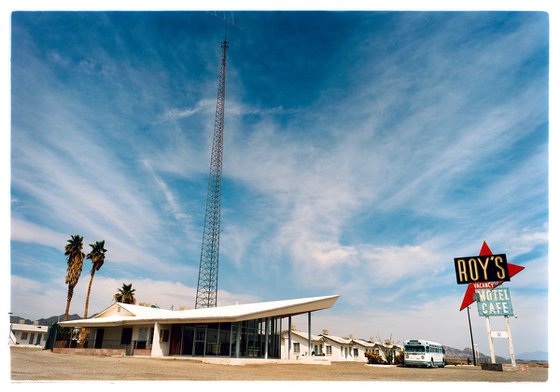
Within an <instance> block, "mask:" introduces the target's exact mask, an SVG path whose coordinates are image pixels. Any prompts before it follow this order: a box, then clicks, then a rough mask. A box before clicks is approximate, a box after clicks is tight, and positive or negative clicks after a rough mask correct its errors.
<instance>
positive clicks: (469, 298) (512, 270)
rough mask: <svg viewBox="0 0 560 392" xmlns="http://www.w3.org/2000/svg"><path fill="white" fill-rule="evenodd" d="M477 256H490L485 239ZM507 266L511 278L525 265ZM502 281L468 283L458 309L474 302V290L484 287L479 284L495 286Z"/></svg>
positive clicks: (511, 264)
mask: <svg viewBox="0 0 560 392" xmlns="http://www.w3.org/2000/svg"><path fill="white" fill-rule="evenodd" d="M479 256H492V251H491V250H490V247H489V246H488V244H486V241H484V242H483V243H482V248H480V253H479ZM507 267H508V275H509V277H510V278H512V277H513V276H515V275H517V274H518V273H519V272H521V271H523V270H524V269H525V267H522V266H520V265H517V264H513V263H508V265H507ZM502 283H503V281H499V282H495V283H492V282H475V283H469V284H468V286H467V289H466V290H465V294H464V296H463V301H462V302H461V306H460V308H459V311H462V310H463V309H465V308H466V307H468V306H469V305H470V304H472V303H474V302H475V299H474V292H475V290H476V289H478V288H486V287H481V285H493V286H494V287H497V286H499V285H501V284H502ZM475 286H476V287H475ZM489 288H490V287H489Z"/></svg>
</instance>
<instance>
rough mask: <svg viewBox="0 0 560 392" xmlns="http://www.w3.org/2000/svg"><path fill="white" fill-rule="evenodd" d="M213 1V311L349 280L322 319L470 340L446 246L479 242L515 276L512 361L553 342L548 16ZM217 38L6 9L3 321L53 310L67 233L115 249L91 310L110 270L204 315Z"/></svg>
mask: <svg viewBox="0 0 560 392" xmlns="http://www.w3.org/2000/svg"><path fill="white" fill-rule="evenodd" d="M219 15H220V16H222V15H223V14H221V13H220V14H219ZM225 15H226V16H227V17H228V19H231V18H232V17H233V18H234V20H235V23H236V24H238V25H239V26H240V27H241V29H230V30H229V31H228V41H229V52H228V69H227V87H226V91H227V92H226V95H227V103H226V112H225V145H224V167H223V185H224V187H223V198H222V234H221V242H220V245H221V248H220V276H219V287H220V292H219V296H218V301H219V303H220V304H222V305H227V304H232V303H235V301H239V302H254V301H267V300H277V299H288V298H298V297H307V296H318V295H328V294H340V295H341V297H340V299H339V301H338V302H337V304H336V305H335V307H333V308H332V309H330V310H328V311H324V312H319V313H317V314H316V316H315V318H314V326H313V332H314V333H319V332H321V330H322V329H324V328H326V329H329V331H330V333H331V334H335V335H340V336H346V335H348V334H350V333H351V334H353V335H354V336H355V337H364V338H369V337H379V338H382V339H385V338H388V337H389V336H392V338H393V339H394V340H396V341H402V340H405V339H408V338H413V337H424V338H427V339H430V340H436V341H439V342H441V343H443V344H448V345H451V346H454V347H457V348H464V347H467V346H469V345H470V338H469V332H468V325H467V316H466V313H465V311H463V312H459V310H458V309H459V305H460V303H461V300H462V297H463V293H464V291H465V289H466V287H465V286H459V285H457V284H456V281H455V272H454V267H453V258H454V257H458V256H466V255H476V254H478V252H479V250H480V247H481V245H482V242H483V241H487V243H488V245H489V246H490V248H491V249H492V250H493V251H494V252H495V253H506V254H507V256H508V260H509V261H510V262H511V263H515V264H519V265H522V266H524V267H526V268H525V270H524V271H523V272H521V273H520V274H519V275H518V276H516V277H514V278H513V280H512V282H511V283H509V284H508V287H510V290H511V293H512V297H513V306H514V309H515V311H516V314H517V316H518V317H517V318H515V319H513V320H512V334H513V336H514V343H515V347H516V352H519V353H521V352H524V351H535V350H543V351H546V350H547V343H548V331H547V321H548V316H547V312H548V308H547V304H548V300H547V296H548V230H549V219H548V213H549V210H548V191H549V185H548V148H549V134H548V128H549V123H548V115H549V113H548V99H549V95H548V94H549V92H548V50H549V36H548V28H549V25H548V15H547V14H546V13H544V12H364V11H362V12H287V11H284V12H234V13H231V12H228V13H226V14H225ZM223 34H224V31H223V23H222V22H221V21H220V20H219V19H218V18H217V17H214V16H213V15H212V14H210V13H208V12H118V13H111V12H66V13H60V12H19V13H14V14H12V20H11V42H12V46H11V62H12V63H11V70H10V71H11V182H10V185H11V199H10V205H11V237H10V238H11V241H10V244H11V251H10V258H11V264H10V266H11V305H10V311H11V312H13V313H14V314H17V315H20V316H23V317H28V318H40V317H46V316H51V315H53V314H62V313H63V312H64V307H65V299H66V285H65V284H64V277H65V273H66V260H65V257H64V254H63V251H64V245H65V243H66V241H67V239H68V238H69V236H70V235H71V234H80V235H83V236H84V243H85V244H86V246H85V248H84V249H85V251H86V253H87V251H88V250H89V246H87V244H90V243H93V242H95V241H97V240H105V241H106V248H107V249H108V252H107V259H106V263H105V265H104V266H103V268H102V269H101V270H100V271H99V272H98V273H97V274H96V277H95V280H94V286H93V292H92V297H91V302H90V314H92V313H94V312H96V311H99V310H102V309H103V308H105V307H107V306H108V305H110V303H111V298H112V295H113V294H114V293H115V292H116V290H117V288H118V287H120V286H121V284H122V283H123V282H124V283H133V286H134V287H135V288H136V294H137V298H138V300H139V301H144V302H151V303H157V304H158V305H159V306H160V307H164V308H170V307H171V306H174V307H175V308H179V307H181V306H186V307H190V308H192V307H193V306H194V299H195V291H196V283H197V275H198V264H199V258H200V243H201V235H202V224H203V219H204V203H205V197H206V183H207V176H208V169H209V158H210V144H211V141H212V132H213V126H214V113H215V104H216V92H217V78H218V72H219V60H220V43H221V41H222V40H223ZM88 271H89V265H88V263H87V262H86V263H85V264H84V270H83V273H82V277H81V279H80V281H79V283H78V286H77V287H76V294H75V296H74V299H73V301H72V306H71V313H78V314H83V307H84V302H85V291H86V288H87V283H88V280H89V274H88ZM471 316H472V317H473V329H474V333H475V342H476V343H478V345H479V347H480V349H481V351H483V352H485V353H488V343H487V340H486V337H485V327H484V320H483V319H482V318H480V317H478V315H476V309H473V311H472V312H471ZM492 322H493V326H494V329H496V330H502V329H504V328H505V327H504V325H503V320H499V319H496V320H492ZM296 324H297V325H298V327H301V329H306V321H305V319H302V320H301V321H300V322H298V321H296ZM500 343H503V344H500ZM496 351H497V353H498V354H499V355H504V356H506V355H507V344H506V342H505V341H504V342H498V343H497V346H496Z"/></svg>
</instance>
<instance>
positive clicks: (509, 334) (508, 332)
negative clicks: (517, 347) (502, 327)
mask: <svg viewBox="0 0 560 392" xmlns="http://www.w3.org/2000/svg"><path fill="white" fill-rule="evenodd" d="M504 319H505V321H506V331H507V334H508V342H509V356H510V358H511V366H514V367H515V366H516V363H515V353H514V351H513V339H512V338H511V329H510V327H509V316H504Z"/></svg>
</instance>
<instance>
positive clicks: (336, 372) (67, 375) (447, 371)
mask: <svg viewBox="0 0 560 392" xmlns="http://www.w3.org/2000/svg"><path fill="white" fill-rule="evenodd" d="M10 356H11V380H12V382H27V381H62V380H91V381H94V380H95V381H99V380H106V381H119V380H144V381H154V380H190V381H416V382H421V381H445V382H466V381H468V382H473V381H484V382H506V383H507V382H545V381H547V379H548V368H546V367H529V369H528V371H526V372H496V371H487V370H481V369H480V368H479V367H474V366H446V367H445V368H435V369H422V368H405V367H396V366H368V365H366V364H364V363H355V362H333V363H332V364H331V365H304V364H252V365H244V366H232V365H216V364H206V363H202V362H199V361H194V360H181V359H152V358H139V357H92V356H80V355H70V354H57V353H53V352H51V351H46V350H40V349H26V348H19V347H12V348H11V350H10ZM538 385H543V384H537V385H536V386H537V387H538Z"/></svg>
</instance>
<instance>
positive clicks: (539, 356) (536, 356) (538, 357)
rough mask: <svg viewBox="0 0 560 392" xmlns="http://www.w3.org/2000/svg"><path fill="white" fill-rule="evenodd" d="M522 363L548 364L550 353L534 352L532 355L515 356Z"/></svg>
mask: <svg viewBox="0 0 560 392" xmlns="http://www.w3.org/2000/svg"><path fill="white" fill-rule="evenodd" d="M515 357H516V359H519V360H520V361H546V362H548V352H546V351H533V352H530V353H522V354H519V355H516V356H515Z"/></svg>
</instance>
